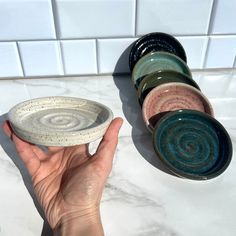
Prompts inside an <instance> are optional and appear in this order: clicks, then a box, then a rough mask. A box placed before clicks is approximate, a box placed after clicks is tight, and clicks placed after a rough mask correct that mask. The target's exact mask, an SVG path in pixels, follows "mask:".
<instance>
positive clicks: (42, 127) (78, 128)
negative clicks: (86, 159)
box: [8, 96, 113, 146]
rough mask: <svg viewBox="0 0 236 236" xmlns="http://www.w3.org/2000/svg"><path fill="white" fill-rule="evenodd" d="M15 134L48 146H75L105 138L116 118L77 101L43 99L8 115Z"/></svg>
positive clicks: (90, 103)
mask: <svg viewBox="0 0 236 236" xmlns="http://www.w3.org/2000/svg"><path fill="white" fill-rule="evenodd" d="M8 117H9V121H10V124H11V126H12V128H13V130H14V132H15V133H16V134H17V135H18V136H19V137H20V138H22V139H24V140H26V141H28V142H31V143H35V144H38V145H45V146H73V145H77V144H83V143H89V142H92V141H94V140H96V139H98V138H100V137H102V136H103V135H104V133H105V131H106V129H107V127H108V125H109V124H110V122H111V120H112V118H113V114H112V111H111V110H110V109H109V108H107V107H106V106H104V105H102V104H100V103H97V102H94V101H89V100H85V99H81V98H75V97H60V96H58V97H57V96H56V97H44V98H37V99H32V100H28V101H25V102H22V103H20V104H18V105H16V106H14V107H13V108H12V109H11V110H10V111H9V113H8Z"/></svg>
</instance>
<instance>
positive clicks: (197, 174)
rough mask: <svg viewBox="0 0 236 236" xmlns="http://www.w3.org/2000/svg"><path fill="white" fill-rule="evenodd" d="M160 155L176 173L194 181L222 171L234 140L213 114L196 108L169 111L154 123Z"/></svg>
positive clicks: (214, 175)
mask: <svg viewBox="0 0 236 236" xmlns="http://www.w3.org/2000/svg"><path fill="white" fill-rule="evenodd" d="M153 146H154V149H155V152H156V154H157V156H158V157H159V158H160V160H161V161H162V162H163V163H164V165H165V166H166V167H167V168H168V169H169V170H170V171H171V172H172V173H174V174H175V175H177V176H179V177H183V178H188V179H193V180H207V179H212V178H215V177H217V176H219V175H220V174H222V173H223V172H224V171H225V170H226V168H227V167H228V166H229V164H230V162H231V159H232V142H231V139H230V136H229V135H228V133H227V131H226V130H225V128H224V127H223V126H222V125H221V124H220V123H219V122H218V121H217V120H216V119H214V118H213V117H211V116H209V115H207V114H206V113H203V112H199V111H194V110H178V111H173V112H169V113H167V114H166V115H165V116H163V117H162V118H161V119H160V120H159V122H158V123H157V125H156V126H155V129H154V133H153Z"/></svg>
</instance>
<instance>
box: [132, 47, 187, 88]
mask: <svg viewBox="0 0 236 236" xmlns="http://www.w3.org/2000/svg"><path fill="white" fill-rule="evenodd" d="M153 55H154V56H155V57H157V56H162V57H168V58H173V59H175V60H176V61H177V62H178V63H179V64H180V65H181V66H183V68H186V71H187V73H186V75H188V76H190V77H191V78H192V72H191V70H190V68H189V66H188V65H187V63H186V62H185V61H183V60H182V59H181V58H180V57H178V56H176V55H174V54H172V53H169V52H163V51H158V52H149V53H147V54H146V55H144V56H143V57H141V58H140V59H139V60H138V61H137V63H136V64H135V66H134V68H133V70H132V73H131V80H132V82H133V85H134V86H135V88H136V89H137V88H138V85H137V83H136V81H137V79H135V78H134V74H135V72H136V70H137V68H138V67H139V66H140V64H141V65H142V63H143V61H145V60H146V58H148V57H152V56H153ZM154 56H153V57H154ZM168 70H170V69H168ZM157 71H164V70H163V69H162V70H157ZM174 71H175V70H174ZM178 72H179V71H178ZM151 73H153V72H151ZM180 73H181V72H180ZM149 74H150V73H149ZM183 74H185V73H184V72H183ZM147 75H148V74H147ZM144 76H145V75H144Z"/></svg>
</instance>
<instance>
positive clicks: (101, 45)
mask: <svg viewBox="0 0 236 236" xmlns="http://www.w3.org/2000/svg"><path fill="white" fill-rule="evenodd" d="M134 40H135V39H99V40H98V61H99V73H111V72H115V73H116V72H117V73H118V72H120V71H123V72H129V67H128V65H129V64H128V62H129V61H128V58H129V51H128V50H127V51H126V48H128V47H129V46H130V45H131V44H132V43H133V42H134Z"/></svg>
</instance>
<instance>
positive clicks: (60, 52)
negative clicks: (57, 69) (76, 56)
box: [57, 41, 66, 75]
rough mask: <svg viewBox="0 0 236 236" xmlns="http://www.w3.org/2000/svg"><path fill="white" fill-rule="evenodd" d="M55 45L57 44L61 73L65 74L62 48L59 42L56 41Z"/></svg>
mask: <svg viewBox="0 0 236 236" xmlns="http://www.w3.org/2000/svg"><path fill="white" fill-rule="evenodd" d="M57 45H58V50H59V56H60V62H61V63H60V64H61V68H62V73H63V75H65V72H66V69H65V60H64V53H63V50H62V45H61V42H60V41H58V42H57Z"/></svg>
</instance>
